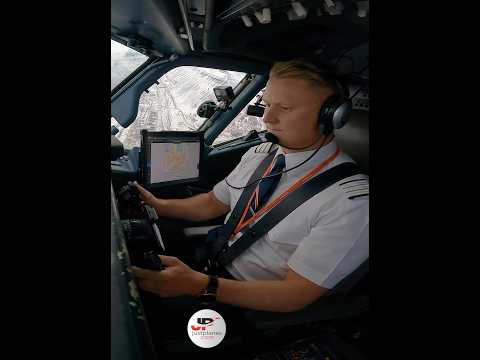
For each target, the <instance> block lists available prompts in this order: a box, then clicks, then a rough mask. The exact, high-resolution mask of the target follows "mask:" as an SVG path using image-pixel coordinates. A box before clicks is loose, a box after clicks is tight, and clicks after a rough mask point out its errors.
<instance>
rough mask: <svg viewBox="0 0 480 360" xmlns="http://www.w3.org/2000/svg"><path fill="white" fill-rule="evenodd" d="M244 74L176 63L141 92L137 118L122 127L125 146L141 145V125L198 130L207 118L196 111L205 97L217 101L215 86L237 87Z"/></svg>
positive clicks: (152, 127)
mask: <svg viewBox="0 0 480 360" xmlns="http://www.w3.org/2000/svg"><path fill="white" fill-rule="evenodd" d="M245 75H246V74H245V73H242V72H236V71H227V70H218V69H210V68H203V67H196V66H180V67H176V68H174V69H172V70H170V71H169V72H167V73H166V74H165V75H163V76H162V77H161V78H160V79H158V84H154V85H152V86H151V87H150V88H149V89H148V92H144V93H143V94H142V95H141V96H140V102H139V106H138V113H137V117H136V119H135V121H134V122H133V123H132V124H131V125H130V126H129V127H127V128H125V129H120V131H119V132H118V134H117V137H118V139H119V140H120V141H121V142H122V143H123V145H124V146H125V148H127V149H130V148H132V147H135V146H140V131H141V130H142V129H147V130H150V131H163V130H179V131H195V130H198V129H199V128H200V126H201V125H202V124H203V123H204V122H205V118H202V117H200V116H198V115H197V109H198V107H199V105H200V104H202V103H203V102H204V101H206V100H212V101H216V98H215V94H214V92H213V88H214V87H216V86H231V87H232V88H235V87H236V86H237V85H238V83H239V82H240V81H241V80H242V79H243V78H244V77H245ZM112 125H114V123H113V122H112ZM117 127H118V126H117Z"/></svg>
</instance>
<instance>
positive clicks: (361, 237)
mask: <svg viewBox="0 0 480 360" xmlns="http://www.w3.org/2000/svg"><path fill="white" fill-rule="evenodd" d="M368 208H369V202H368V197H367V198H358V199H353V200H350V199H347V198H346V197H345V196H342V197H341V200H340V201H339V202H338V204H337V205H336V206H334V207H332V208H331V209H329V210H328V211H327V213H324V214H321V216H319V220H318V222H317V223H316V224H314V225H313V227H312V228H311V231H310V233H309V234H308V235H307V236H306V237H304V238H303V239H302V240H301V242H300V244H299V246H298V248H297V249H296V250H295V252H294V253H293V254H292V256H291V257H290V259H289V260H288V266H289V267H290V268H291V269H292V270H293V271H295V272H296V273H298V274H300V275H301V276H303V277H305V278H307V279H309V280H310V281H312V282H314V283H315V284H317V285H319V286H322V287H324V288H327V289H331V288H333V287H334V286H335V285H336V284H338V283H339V282H340V281H341V280H342V279H343V278H345V277H346V276H347V275H349V274H350V273H352V272H353V271H354V270H355V269H356V268H357V267H358V266H360V264H361V263H362V262H363V261H365V260H366V259H367V258H368V253H369V228H368V224H369V214H368Z"/></svg>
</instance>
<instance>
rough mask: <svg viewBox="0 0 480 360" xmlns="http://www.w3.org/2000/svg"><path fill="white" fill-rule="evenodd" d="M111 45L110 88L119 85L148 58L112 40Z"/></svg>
mask: <svg viewBox="0 0 480 360" xmlns="http://www.w3.org/2000/svg"><path fill="white" fill-rule="evenodd" d="M110 43H111V62H110V69H111V87H110V90H113V88H114V87H115V86H117V85H118V84H120V83H121V82H122V80H124V79H125V78H126V77H127V76H128V75H130V74H131V73H132V72H134V71H135V69H137V68H138V67H139V66H140V65H142V64H143V63H144V62H145V61H146V60H147V59H148V57H147V56H145V55H143V54H141V53H139V52H138V51H135V50H133V49H131V48H129V47H128V46H125V45H122V44H120V43H119V42H116V41H114V40H111V41H110Z"/></svg>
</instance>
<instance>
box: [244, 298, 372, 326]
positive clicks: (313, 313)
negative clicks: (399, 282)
mask: <svg viewBox="0 0 480 360" xmlns="http://www.w3.org/2000/svg"><path fill="white" fill-rule="evenodd" d="M366 311H368V295H360V296H348V295H347V296H343V295H342V296H336V295H331V296H328V295H327V296H324V297H322V298H320V299H319V300H317V301H316V302H314V303H312V304H310V305H308V306H306V307H305V308H303V309H301V310H298V311H294V312H290V313H278V312H271V311H257V310H247V311H246V312H245V317H246V318H247V320H248V321H249V322H250V323H251V325H252V326H254V327H255V328H256V329H258V330H266V329H279V328H282V327H286V326H291V325H300V324H307V323H312V322H317V321H326V320H333V319H340V318H347V317H351V316H355V315H358V314H361V313H364V312H366Z"/></svg>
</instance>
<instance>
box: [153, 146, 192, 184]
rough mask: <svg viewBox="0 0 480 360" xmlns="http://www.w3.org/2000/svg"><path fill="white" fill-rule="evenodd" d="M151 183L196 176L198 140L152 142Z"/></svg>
mask: <svg viewBox="0 0 480 360" xmlns="http://www.w3.org/2000/svg"><path fill="white" fill-rule="evenodd" d="M151 149H152V150H151V178H150V182H151V183H159V182H164V181H174V180H181V179H191V178H196V177H198V175H199V174H198V171H199V170H198V164H199V160H200V144H199V143H198V142H182V143H152V147H151Z"/></svg>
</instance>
